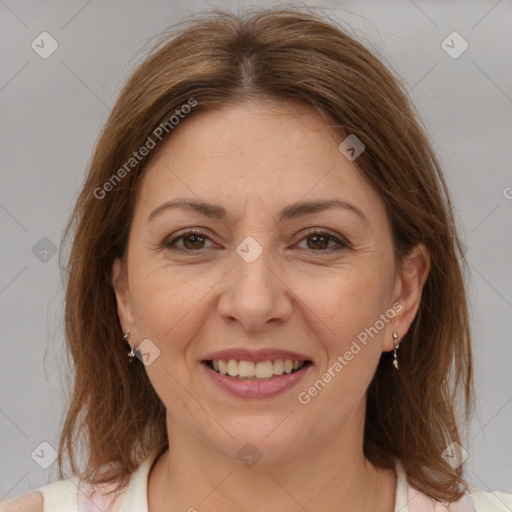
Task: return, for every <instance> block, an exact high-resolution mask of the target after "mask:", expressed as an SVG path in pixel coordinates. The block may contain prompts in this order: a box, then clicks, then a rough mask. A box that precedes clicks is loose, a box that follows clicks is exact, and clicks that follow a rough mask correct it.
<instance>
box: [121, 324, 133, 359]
mask: <svg viewBox="0 0 512 512" xmlns="http://www.w3.org/2000/svg"><path fill="white" fill-rule="evenodd" d="M123 340H124V341H126V342H127V343H128V345H130V348H131V350H130V352H128V357H129V358H130V359H129V361H128V362H129V363H131V362H132V361H133V358H134V357H135V349H134V348H133V347H132V344H131V343H130V330H129V329H128V330H127V331H126V332H125V333H124V336H123Z"/></svg>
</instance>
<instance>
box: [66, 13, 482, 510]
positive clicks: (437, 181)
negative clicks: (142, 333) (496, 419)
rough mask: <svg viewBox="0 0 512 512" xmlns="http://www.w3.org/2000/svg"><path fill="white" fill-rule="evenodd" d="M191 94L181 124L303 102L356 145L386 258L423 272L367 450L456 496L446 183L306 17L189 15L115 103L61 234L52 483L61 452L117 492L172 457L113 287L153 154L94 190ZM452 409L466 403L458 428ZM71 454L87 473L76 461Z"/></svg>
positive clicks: (466, 367) (467, 369) (388, 90)
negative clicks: (62, 405) (67, 373)
mask: <svg viewBox="0 0 512 512" xmlns="http://www.w3.org/2000/svg"><path fill="white" fill-rule="evenodd" d="M183 24H184V26H183ZM191 98H193V99H194V100H195V101H197V106H195V107H194V108H193V111H192V112H190V113H189V114H188V116H194V115H198V113H200V112H201V110H204V109H207V108H212V107H222V106H224V105H226V104H228V103H233V102H244V101H267V100H271V101H278V102H284V101H294V102H297V101H299V102H301V103H302V104H304V105H307V106H309V107H310V108H312V109H315V111H317V112H319V113H321V114H322V115H323V116H324V118H325V119H329V120H331V122H332V120H334V124H333V129H340V130H342V132H343V133H345V134H354V135H356V136H357V137H358V138H359V139H360V140H361V141H362V142H363V143H364V145H365V146H366V149H365V151H364V152H363V153H362V154H361V155H360V156H359V157H358V158H357V162H356V163H357V166H358V168H359V169H360V171H361V172H362V173H363V175H364V176H365V177H366V179H367V180H368V181H369V183H371V185H372V186H373V187H374V188H375V190H376V191H377V192H378V193H379V195H380V197H381V198H382V200H383V201H384V203H385V205H386V208H387V211H388V216H389V222H390V228H391V232H392V237H393V243H394V248H395V254H396V261H397V262H398V263H400V262H401V261H403V258H404V257H406V255H407V254H408V253H409V252H410V251H411V249H412V248H413V247H415V246H416V245H417V244H418V243H422V244H424V246H425V247H426V249H427V250H428V252H429V255H430V259H431V269H430V273H429V276H428V278H427V281H426V283H425V287H424V290H423V295H422V299H421V304H420V307H419V310H418V313H417V315H416V317H415V319H414V321H413V323H412V325H411V327H410V329H409V331H408V332H407V334H406V336H405V337H404V339H403V340H402V343H401V346H400V352H399V355H400V370H399V371H396V370H395V369H394V368H393V365H392V353H383V354H382V356H381V360H380V362H379V365H378V367H377V370H376V373H375V376H374V378H373V381H372V383H371V385H370V387H369V389H368V392H367V413H366V420H365V432H364V453H365V456H366V457H367V458H368V459H369V460H370V461H371V462H372V463H374V464H376V465H378V466H381V467H388V468H392V467H394V462H393V461H394V458H395V457H396V458H398V459H399V460H400V461H401V462H402V464H403V465H404V468H405V470H406V473H407V477H408V480H409V482H410V483H411V484H412V485H413V486H415V487H416V488H418V489H419V490H421V491H423V492H425V493H426V494H428V495H430V496H432V497H434V498H436V499H438V500H446V501H454V500H455V499H457V498H458V497H459V495H460V492H461V486H463V485H465V481H464V479H463V467H464V465H463V464H461V465H460V466H458V467H457V468H455V469H452V467H451V466H450V465H448V464H447V463H446V462H445V461H444V460H443V458H442V457H441V453H442V452H443V451H444V450H445V448H446V447H447V445H448V444H450V443H451V442H457V443H459V444H462V442H461V439H460V432H459V427H458V424H462V422H464V423H465V424H467V421H468V419H469V417H470V415H471V410H472V403H473V394H474V390H473V380H472V365H471V345H470V331H469V322H468V312H467V303H466V292H465V283H464V274H463V272H462V270H463V268H464V265H465V260H464V256H463V253H462V250H461V244H460V242H459V237H458V235H457V231H456V223H455V219H454V214H453V209H452V204H451V201H450V197H449V193H448V190H447V187H446V183H445V179H444V177H443V173H442V170H441V167H440V164H439V162H438V160H437V158H436V155H435V153H434V151H433V149H432V146H431V144H430V142H429V140H428V138H427V136H426V134H425V132H424V130H423V129H422V127H421V122H420V121H419V118H418V116H417V114H416V113H415V110H414V107H413V106H412V105H411V104H410V102H409V100H408V98H407V92H406V90H405V87H404V85H403V83H402V81H401V80H400V79H399V78H397V76H395V75H394V74H393V73H392V72H391V71H390V70H389V69H388V68H387V67H386V66H384V64H383V63H382V62H381V60H379V59H378V58H377V57H376V56H375V55H374V53H372V52H371V51H369V50H368V49H367V48H366V47H365V46H364V45H363V44H362V43H360V42H358V41H357V40H356V38H355V37H353V36H351V35H349V33H348V31H347V30H345V29H342V28H340V27H339V26H337V24H336V23H334V22H332V21H331V20H329V19H328V18H327V17H326V16H325V15H324V14H323V13H320V14H319V13H318V12H314V11H313V10H312V9H307V8H305V7H302V8H299V9H297V8H288V7H286V8H284V7H283V8H279V7H278V8H272V9H256V10H253V11H246V12H245V13H243V14H241V15H234V14H231V13H228V12H223V11H217V10H215V11H210V12H207V13H205V15H201V16H197V15H196V16H195V17H194V18H193V19H190V20H185V22H182V23H181V24H179V25H177V26H176V27H174V29H173V31H172V32H169V33H166V34H165V36H164V37H163V38H162V39H161V40H160V41H159V43H158V44H157V45H156V46H155V47H154V48H153V49H152V50H151V52H150V53H149V55H148V56H147V57H146V58H145V59H144V60H143V62H142V63H141V64H140V65H139V66H138V68H137V69H136V70H135V72H134V74H133V75H132V76H131V78H130V79H129V80H128V82H127V83H126V85H125V87H124V88H123V90H122V92H121V94H120V96H119V99H118V100H117V103H116V104H115V106H114V107H113V109H112V112H111V114H110V116H109V118H108V120H107V122H106V125H105V127H104V129H103V131H102V133H101V135H100V137H99V140H98V142H97V145H96V148H95V151H94V154H93V157H92V161H91V163H90V168H89V172H88V175H87V178H86V182H85V184H84V186H83V189H82V190H81V193H80V195H79V198H78V201H77V204H76V207H75V209H74V212H73V216H72V218H71V220H70V222H69V224H68V226H67V228H66V232H65V237H64V239H66V238H68V237H69V236H70V234H71V233H73V242H72V246H71V251H70V255H69V260H68V264H67V267H66V271H67V276H66V277H67V293H66V307H65V328H66V343H67V347H68V349H69V351H68V353H69V355H70V356H71V358H72V360H71V359H70V360H69V362H70V363H71V364H72V366H73V373H74V375H73V376H74V384H73V385H74V387H73V393H72V396H71V397H70V403H69V407H68V409H67V414H66V417H65V421H64V425H63V429H62V434H61V439H60V444H59V456H58V465H59V478H63V472H62V468H63V455H64V452H65V451H67V452H68V454H69V458H70V462H71V470H72V471H73V472H74V473H75V474H77V475H79V476H80V477H81V478H82V479H83V480H85V481H88V482H90V483H100V482H113V481H115V480H117V481H118V482H119V487H118V489H121V488H122V487H124V486H125V485H126V483H127V481H128V478H129V476H130V474H131V473H132V472H133V471H134V470H135V469H136V468H137V467H138V466H139V465H140V463H141V462H142V460H143V459H144V458H145V457H146V456H148V454H149V453H150V452H152V451H153V450H158V451H160V452H162V451H164V450H165V449H166V448H167V444H168V439H167V431H166V422H165V412H166V411H165V407H164V404H163V403H162V402H161V400H160V398H159V397H158V396H157V394H156V392H155V391H154V389H153V387H152V385H151V383H150V381H149V379H148V376H147V374H146V371H145V368H144V366H143V365H142V364H137V361H135V363H136V364H132V365H130V364H128V357H127V350H128V346H127V344H126V343H125V342H124V341H123V339H122V337H123V332H122V329H121V325H120V322H119V319H118V316H117V309H116V299H115V295H114V291H113V288H112V285H111V268H112V263H113V260H114V258H116V257H120V256H122V255H123V254H124V252H125V249H126V244H127V235H128V232H129V229H130V223H131V218H132V214H133V206H134V198H135V194H136V191H137V188H138V184H139V182H140V179H141V177H142V175H143V172H144V169H145V168H146V166H147V163H148V161H149V158H150V155H148V156H146V157H144V158H142V159H141V160H140V162H137V165H135V166H134V167H133V168H131V167H130V168H129V171H128V172H125V173H122V174H123V176H122V180H119V182H115V184H114V185H113V186H112V187H107V188H108V189H109V191H108V193H106V194H103V193H102V195H103V196H104V197H102V198H98V196H99V195H100V194H99V193H98V192H97V191H98V190H99V188H101V187H103V190H105V187H104V184H105V183H107V182H109V180H111V178H112V176H113V174H114V173H115V172H116V170H118V169H121V168H122V167H123V166H125V167H124V168H125V170H126V169H127V168H126V162H128V161H129V159H130V158H131V157H132V155H133V152H134V151H137V150H138V149H139V148H141V147H142V146H143V145H144V144H145V143H146V141H147V140H148V137H153V138H154V133H155V130H156V129H157V128H158V127H159V126H161V125H162V124H165V123H167V126H168V127H169V126H170V125H169V123H168V120H169V119H170V118H171V116H173V114H174V113H175V111H176V109H180V108H181V106H182V105H184V104H186V103H187V102H189V101H190V99H191ZM188 116H187V117H188ZM181 122H182V123H183V122H187V118H185V119H183V120H181ZM177 129H179V127H177ZM168 132H169V133H168V135H166V137H172V129H169V130H168ZM162 140H165V138H163V139H162ZM159 144H161V143H160V142H159ZM111 183H112V182H111ZM95 191H96V193H95ZM460 399H462V400H460ZM456 404H463V412H464V414H463V418H462V421H461V422H459V421H458V420H457V414H456V412H455V405H456ZM80 443H82V444H80ZM80 446H84V447H85V448H86V450H85V457H86V458H85V467H84V468H83V470H81V469H79V468H78V467H77V465H76V460H75V459H76V457H77V453H78V448H79V447H80Z"/></svg>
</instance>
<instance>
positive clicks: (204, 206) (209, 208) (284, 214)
mask: <svg viewBox="0 0 512 512" xmlns="http://www.w3.org/2000/svg"><path fill="white" fill-rule="evenodd" d="M173 208H183V209H187V210H191V211H195V212H197V213H200V214H201V215H204V216H205V217H210V218H214V219H219V220H223V221H228V222H229V221H232V220H233V217H232V216H231V215H230V214H229V213H228V212H227V210H226V209H225V208H224V207H223V206H220V205H216V204H212V203H207V202H205V201H196V200H194V199H173V200H170V201H167V202H165V203H163V204H161V205H160V206H158V207H157V208H155V209H154V210H153V211H152V212H151V213H150V214H149V216H148V219H147V222H150V221H151V220H153V219H154V218H155V217H157V216H158V215H160V214H162V213H163V212H164V211H167V210H169V209H173ZM332 208H338V209H342V210H345V211H349V212H352V213H354V214H356V215H357V216H358V217H360V218H361V219H362V220H364V221H366V222H367V221H368V219H367V218H366V216H365V214H364V213H363V212H362V211H361V210H360V209H359V208H357V207H355V206H354V205H353V204H350V203H348V202H347V201H342V200H340V199H321V200H313V201H302V202H301V201H298V202H296V203H292V204H290V205H288V206H286V207H285V208H283V209H282V210H281V211H280V212H279V214H278V221H279V222H281V221H283V220H290V219H294V218H297V217H301V216H304V215H311V214H313V213H318V212H321V211H324V210H329V209H332Z"/></svg>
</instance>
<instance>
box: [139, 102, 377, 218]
mask: <svg viewBox="0 0 512 512" xmlns="http://www.w3.org/2000/svg"><path fill="white" fill-rule="evenodd" d="M343 138H344V137H343V136H342V135H341V134H340V131H339V130H338V131H337V130H335V129H334V127H333V122H332V121H327V120H325V119H324V118H323V117H322V116H321V115H320V114H319V113H318V112H316V111H314V110H312V109H311V108H308V107H307V106H304V105H300V104H294V103H285V104H267V103H264V104H260V103H248V104H247V103H244V104H236V105H229V106H224V107H222V108H218V109H210V110H205V111H202V112H197V113H195V115H194V116H193V117H192V116H191V117H190V118H189V119H185V120H184V121H183V122H182V124H181V125H179V126H178V127H177V128H176V129H175V131H173V132H172V133H171V136H170V137H169V138H168V139H167V140H166V141H165V142H164V143H163V144H162V146H161V147H160V148H158V154H156V155H155V157H156V158H155V159H154V160H153V161H151V162H150V164H149V165H148V167H147V168H146V170H145V176H144V178H143V180H142V183H141V186H140V189H139V191H138V194H137V196H138V197H137V206H136V209H137V210H138V211H141V212H142V213H143V214H146V216H147V215H148V214H149V213H150V211H151V209H153V208H155V207H156V206H158V205H159V204H161V203H163V202H165V201H169V200H170V199H173V198H177V197H180V198H183V197H190V198H193V199H195V200H204V201H208V202H213V203H222V204H223V205H224V206H225V208H226V209H227V210H228V211H229V213H232V214H233V215H232V216H233V218H234V217H236V216H237V215H238V214H239V213H240V212H241V208H242V207H243V206H244V205H246V204H247V203H254V204H256V205H258V207H259V208H263V210H262V213H263V211H269V212H271V211H272V212H273V211H275V210H277V209H279V210H282V207H283V205H285V204H288V203H293V202H296V201H298V200H300V199H304V200H316V199H334V198H336V199H342V200H347V201H348V200H350V201H351V202H354V203H358V204H359V206H360V208H361V209H370V210H372V209H373V210H375V213H377V214H380V215H382V214H383V213H384V205H383V204H382V201H381V200H380V198H379V196H378V194H377V192H376V191H375V190H374V189H373V187H371V186H370V185H369V183H368V182H367V181H366V179H365V178H364V177H363V176H362V174H361V172H360V171H359V169H358V168H357V166H356V164H355V162H352V161H349V160H348V159H347V158H346V157H345V156H344V155H343V154H342V153H341V152H340V151H339V150H338V145H339V143H340V142H341V141H342V140H343ZM379 203H380V204H379Z"/></svg>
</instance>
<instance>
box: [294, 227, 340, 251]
mask: <svg viewBox="0 0 512 512" xmlns="http://www.w3.org/2000/svg"><path fill="white" fill-rule="evenodd" d="M304 240H305V241H306V245H307V249H306V251H307V252H309V253H322V252H323V253H326V252H327V253H330V252H332V251H337V250H340V249H344V248H348V247H349V246H348V244H347V243H345V242H343V241H342V240H340V239H339V238H338V237H336V236H334V235H333V234H331V233H329V232H326V231H313V232H311V233H308V234H307V235H306V236H305V237H304V238H302V240H301V242H302V241H304ZM331 242H334V244H335V246H334V247H332V246H331V247H329V244H330V243H331Z"/></svg>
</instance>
